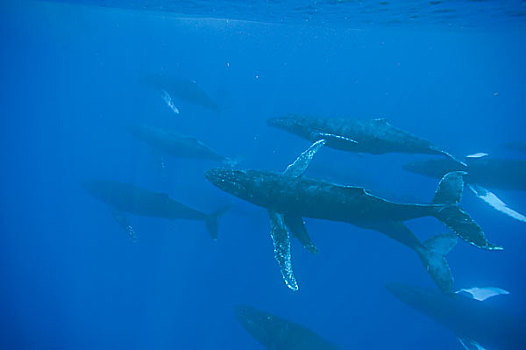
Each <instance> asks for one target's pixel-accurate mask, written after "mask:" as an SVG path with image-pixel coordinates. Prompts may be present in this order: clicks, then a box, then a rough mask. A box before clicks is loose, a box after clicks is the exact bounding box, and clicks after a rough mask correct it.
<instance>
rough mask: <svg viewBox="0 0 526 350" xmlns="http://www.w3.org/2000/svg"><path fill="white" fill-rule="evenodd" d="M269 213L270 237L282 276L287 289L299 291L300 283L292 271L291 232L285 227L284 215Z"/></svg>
mask: <svg viewBox="0 0 526 350" xmlns="http://www.w3.org/2000/svg"><path fill="white" fill-rule="evenodd" d="M268 213H269V218H270V235H271V237H272V241H273V242H274V256H275V258H276V260H277V261H278V264H279V268H280V270H281V275H282V276H283V280H284V281H285V284H286V285H287V287H289V288H290V289H292V290H294V291H297V290H298V283H297V282H296V278H295V277H294V272H293V271H292V259H291V254H290V236H289V231H288V230H287V228H286V227H285V223H284V220H283V215H281V214H278V213H276V212H274V211H271V210H269V212H268Z"/></svg>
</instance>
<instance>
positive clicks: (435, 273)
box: [205, 140, 501, 291]
mask: <svg viewBox="0 0 526 350" xmlns="http://www.w3.org/2000/svg"><path fill="white" fill-rule="evenodd" d="M324 143H325V140H320V141H317V142H316V143H314V144H313V145H312V146H311V147H309V149H307V150H306V151H305V152H303V153H302V154H301V155H300V156H299V157H298V159H296V161H295V162H294V163H292V164H291V165H289V166H288V167H287V169H286V170H285V172H283V173H276V172H270V171H261V170H235V169H226V168H216V169H211V170H208V171H207V172H206V174H205V176H206V178H207V179H208V180H209V181H210V182H211V183H212V184H214V185H215V186H217V187H219V188H220V189H222V190H223V191H225V192H228V193H230V194H232V195H234V196H236V197H238V198H241V199H243V200H246V201H248V202H250V203H252V204H255V205H257V206H260V207H263V208H266V209H267V210H268V212H269V217H270V223H271V237H272V239H273V241H274V253H275V257H276V260H277V261H278V263H279V265H280V269H281V273H282V276H283V279H284V281H285V284H286V285H287V286H288V287H289V288H290V289H292V290H297V289H298V285H297V282H296V279H295V277H294V274H293V271H292V263H291V254H290V238H289V230H290V232H291V234H292V235H293V236H294V237H296V238H297V239H298V240H299V241H300V242H301V243H302V245H303V246H304V247H305V248H306V249H307V250H308V251H310V252H311V253H314V254H315V253H317V248H316V246H315V244H314V242H313V241H312V240H311V238H310V236H309V235H308V233H307V231H306V229H305V225H304V222H303V217H310V218H315V219H324V220H331V221H340V222H347V223H351V224H354V225H356V226H359V227H361V228H365V229H371V230H376V231H379V232H381V233H384V234H386V235H387V236H389V237H391V238H393V239H395V240H397V241H398V242H400V243H402V244H404V245H406V246H407V247H409V248H410V249H412V250H413V251H415V252H416V253H417V254H418V256H419V257H420V259H421V261H422V262H423V264H424V266H425V267H426V269H427V270H428V272H429V273H430V275H431V277H432V278H433V280H434V281H435V283H436V284H437V285H438V287H439V288H440V289H441V290H443V291H450V290H451V289H452V287H453V277H452V276H451V271H450V269H449V266H448V264H447V262H446V260H445V255H446V254H447V253H448V252H449V251H450V250H451V249H452V248H453V247H454V246H455V244H456V241H457V239H456V236H455V235H449V234H445V235H439V236H436V237H433V238H431V239H430V240H428V241H426V242H421V241H420V240H419V239H418V238H417V237H416V236H415V235H414V234H413V233H412V232H411V231H410V230H409V228H408V227H407V226H405V225H404V221H407V220H411V219H416V218H419V217H424V216H433V217H435V218H437V219H438V220H440V221H442V222H443V223H444V224H445V225H446V226H447V227H448V228H450V229H451V230H453V231H454V232H455V233H456V234H457V235H459V236H460V237H461V238H463V239H464V240H465V241H467V242H469V243H471V244H473V245H475V246H477V247H480V248H485V249H489V250H492V249H501V248H500V247H497V246H495V245H493V244H491V243H489V242H488V241H487V239H486V237H485V236H484V233H483V232H482V229H481V228H480V227H479V226H478V224H477V223H475V222H474V221H473V220H472V219H471V217H470V216H469V215H468V214H467V213H466V212H465V211H464V210H463V209H462V208H460V207H459V206H458V202H459V201H460V196H461V193H462V190H463V180H462V176H463V173H462V172H453V173H448V174H446V175H445V176H444V177H443V178H442V180H441V181H440V183H439V186H438V189H437V191H436V193H435V197H434V199H433V202H432V203H431V204H411V203H396V202H391V201H388V200H386V199H383V198H380V197H377V196H374V195H371V194H370V193H368V192H367V191H366V190H365V189H363V188H361V187H353V186H342V185H336V184H333V183H329V182H324V181H321V180H317V179H310V178H306V177H303V174H304V172H305V171H306V169H307V167H308V165H309V163H310V161H311V160H312V158H313V156H314V154H315V153H316V152H317V151H318V150H319V148H320V147H321V146H322V145H323V144H324Z"/></svg>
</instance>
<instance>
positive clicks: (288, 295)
mask: <svg viewBox="0 0 526 350" xmlns="http://www.w3.org/2000/svg"><path fill="white" fill-rule="evenodd" d="M217 3H218V4H217V6H216V7H218V8H220V9H222V10H221V11H219V10H218V11H217V13H218V16H221V17H223V18H215V19H214V18H211V16H212V15H213V14H214V11H211V10H210V9H204V10H203V12H202V13H203V14H204V15H206V18H204V17H203V16H200V17H196V15H197V14H198V12H197V10H196V9H199V6H197V5H199V4H200V3H196V4H195V6H193V7H192V9H193V10H192V11H189V13H188V15H190V16H184V15H181V14H175V13H172V12H153V11H142V10H140V9H137V8H136V9H119V8H110V7H97V6H84V5H78V6H77V5H71V4H64V3H45V2H36V3H33V2H29V3H19V2H11V3H6V2H2V4H1V5H0V40H1V42H0V44H1V46H0V48H1V49H0V77H1V78H0V115H1V119H0V160H1V164H2V173H1V180H0V191H1V192H0V280H1V283H0V314H1V315H2V316H1V318H0V320H1V322H2V324H1V327H0V330H1V334H0V348H59V349H104V348H122V349H251V348H254V349H257V348H258V344H256V342H255V341H254V340H253V339H252V338H251V337H250V336H249V335H248V333H246V332H245V331H244V330H243V329H242V327H241V326H240V325H239V324H238V323H237V321H236V319H235V316H234V311H233V308H234V305H237V304H249V305H254V306H256V307H257V308H259V309H262V310H266V311H268V312H272V313H275V314H278V315H280V316H281V317H284V318H288V319H291V320H293V321H295V322H298V323H300V324H302V325H304V326H307V327H309V328H311V329H313V330H315V331H316V332H317V333H319V334H321V335H323V336H324V337H326V338H327V339H330V340H331V341H333V342H335V343H338V344H340V345H342V346H343V347H344V348H349V349H384V348H390V349H460V348H461V347H460V345H459V344H458V342H457V341H456V340H455V337H454V335H453V334H451V333H450V332H449V331H447V330H446V329H444V328H441V327H440V326H438V325H437V324H435V323H434V322H432V321H431V320H428V319H427V318H425V317H424V316H423V315H421V314H419V313H417V312H416V311H413V310H411V309H409V308H408V307H407V306H406V305H404V304H402V303H400V302H399V301H398V300H396V299H395V298H394V297H393V296H392V295H390V294H389V293H388V292H387V291H386V290H385V288H384V284H385V283H387V282H392V281H400V282H405V283H410V284H414V285H421V286H429V287H434V286H433V283H432V281H431V279H430V278H429V277H428V275H427V274H426V271H425V269H424V268H423V267H422V266H421V263H420V262H419V260H418V258H417V256H416V254H414V253H413V252H411V251H410V250H408V249H407V248H405V247H404V246H402V245H400V244H398V243H396V242H394V241H391V240H389V239H388V238H386V237H385V236H383V235H381V234H379V233H377V232H373V231H365V230H361V229H358V228H356V227H354V226H351V225H347V224H342V223H334V222H324V221H316V220H309V219H307V229H308V231H309V233H310V235H311V236H312V238H313V239H314V241H315V242H316V244H317V246H318V248H319V249H320V254H319V255H318V256H312V255H310V254H309V253H308V252H306V251H305V250H304V249H303V248H302V247H301V246H300V245H299V244H298V243H297V242H293V247H292V249H293V264H294V268H295V273H296V277H297V279H298V281H299V284H300V290H299V292H297V293H294V292H291V291H290V290H288V289H287V288H286V287H285V285H284V283H283V282H282V280H281V276H280V273H279V269H278V266H277V263H276V262H275V260H274V257H273V247H272V242H271V239H270V237H269V223H268V218H267V215H266V212H265V210H264V209H262V208H257V207H255V206H252V205H251V204H249V203H246V202H242V201H240V200H237V199H235V198H233V197H231V196H229V195H228V194H226V193H223V192H221V191H220V190H218V189H217V188H215V187H213V186H212V185H211V184H209V183H208V182H207V181H206V179H205V178H204V177H203V173H204V172H205V171H206V170H207V169H209V168H211V167H214V166H219V165H220V164H218V163H214V162H211V161H200V160H188V159H175V158H170V157H166V158H165V163H166V169H165V170H162V169H161V168H160V165H159V159H158V157H157V156H156V155H155V154H153V153H152V152H151V151H150V149H149V148H148V147H147V146H146V145H145V144H143V143H141V142H139V141H137V140H136V139H134V138H133V137H132V136H130V135H129V134H127V133H126V131H125V130H124V128H125V127H126V125H129V124H133V123H148V124H152V125H155V126H160V127H168V128H173V129H176V130H178V131H180V132H181V133H184V134H188V135H193V136H195V137H197V138H199V139H200V140H202V141H203V142H205V143H206V144H208V145H210V146H211V147H213V148H215V149H216V150H217V151H218V152H220V153H222V154H225V155H227V156H231V157H233V158H239V159H242V162H241V163H240V164H239V167H242V168H257V169H267V170H276V171H280V170H283V169H285V167H286V166H287V165H288V164H289V163H290V162H292V161H293V160H294V159H295V158H296V156H297V155H298V154H299V153H300V152H301V151H303V150H304V149H306V148H307V147H308V143H307V142H306V141H305V140H301V139H299V138H297V137H295V136H293V135H290V134H286V133H284V132H282V131H280V130H276V129H272V128H269V127H267V126H266V123H265V121H266V119H267V118H270V117H275V116H280V115H282V114H286V113H305V114H314V115H321V116H338V117H349V118H362V119H367V118H377V117H383V118H387V119H388V120H390V122H391V123H392V124H394V125H396V126H398V127H400V128H403V129H405V130H408V131H411V132H413V133H415V134H416V135H419V136H421V137H425V138H427V139H429V140H432V141H433V142H434V143H436V144H437V145H440V146H442V147H444V148H445V149H447V150H448V151H450V152H452V153H454V154H458V155H466V154H470V153H474V152H488V153H490V154H491V155H494V156H501V157H517V154H514V153H511V151H508V150H506V149H505V148H504V147H503V146H502V145H503V144H504V143H506V142H510V141H522V142H524V141H525V137H524V132H525V130H526V122H525V119H524V116H525V110H526V68H525V65H524V62H526V45H524V43H526V32H525V30H524V20H523V17H522V16H520V15H516V14H515V15H508V14H509V12H506V16H499V17H498V19H499V20H498V21H495V22H498V23H487V21H486V19H487V18H488V16H489V17H491V16H490V14H491V12H484V13H483V14H481V16H480V17H477V16H476V15H473V16H471V17H469V21H468V23H469V26H466V25H465V23H464V21H463V20H462V18H460V20H455V19H452V20H451V22H447V21H443V20H442V17H440V18H441V19H440V20H434V17H429V21H426V20H425V18H426V17H424V20H419V21H418V23H413V22H410V21H407V22H403V21H402V23H399V21H397V22H396V25H389V24H388V23H389V20H388V19H389V15H385V14H383V15H382V16H384V17H381V18H379V20H378V21H376V22H379V23H384V24H378V25H371V24H370V23H369V24H368V22H367V21H358V23H360V24H364V25H357V26H353V25H352V24H353V23H350V24H349V23H346V22H344V21H343V22H342V21H339V20H333V19H334V18H333V17H331V16H329V15H328V16H327V19H328V20H327V21H324V20H323V17H321V19H320V18H319V17H317V18H318V20H317V21H315V22H316V24H311V23H305V21H302V20H301V18H302V17H301V15H302V12H301V11H300V12H299V13H298V14H296V15H294V16H292V17H293V18H295V19H296V20H291V21H284V23H279V22H280V20H279V16H270V17H269V20H268V21H265V16H264V14H262V13H261V12H258V13H257V16H255V15H253V14H254V13H253V12H250V11H249V10H247V12H246V13H245V16H241V15H242V14H243V12H239V11H242V8H241V9H238V10H237V11H238V12H236V13H233V14H232V16H228V13H226V12H228V11H227V10H228V9H229V7H228V6H227V5H228V4H230V3H229V2H226V3H225V4H226V5H225V6H224V7H222V6H221V2H219V1H218V2H217ZM271 3H272V6H273V7H272V9H273V12H272V13H276V11H278V10H279V6H278V5H276V3H275V2H271ZM363 3H365V2H363ZM410 3H412V2H408V4H409V5H410ZM468 3H469V4H468ZM455 4H456V2H452V4H449V6H453V7H454V6H455ZM514 4H515V5H516V7H517V8H516V9H515V10H516V11H518V13H520V10H521V8H522V9H523V8H524V7H521V4H520V2H514ZM104 5H107V3H104ZM333 5H334V4H333ZM409 5H407V6H409ZM275 6H278V7H277V9H278V10H274V8H275ZM362 6H365V5H362ZM426 6H429V5H426ZM458 6H459V7H458V8H459V9H463V10H462V11H465V9H464V6H473V4H472V3H471V2H466V3H463V2H459V4H458ZM481 6H489V5H487V4H485V3H484V4H483V5H481ZM133 7H139V8H140V6H133ZM288 8H289V7H288V6H287V9H288ZM426 11H427V10H426ZM462 11H461V13H462ZM278 12H279V11H278ZM335 12H337V11H335ZM240 13H241V15H240ZM442 13H443V12H442ZM251 14H252V15H251ZM499 14H500V12H499ZM368 16H370V17H371V18H376V17H375V16H371V15H370V14H369V15H368ZM225 17H226V18H236V19H239V18H241V19H243V20H229V19H226V18H225ZM288 17H289V16H287V18H288ZM358 17H359V16H358ZM407 17H410V16H409V14H408V13H406V14H405V16H403V17H402V19H404V18H407ZM492 18H494V17H492ZM245 20H246V21H245ZM265 22H268V23H265ZM324 22H330V23H327V24H325V23H324ZM366 22H367V23H366ZM444 22H447V23H444ZM365 24H367V25H365ZM160 72H167V73H170V74H173V75H177V76H180V77H183V78H186V79H190V80H196V81H197V82H198V83H199V85H200V86H201V87H203V89H205V90H206V91H207V92H208V94H209V95H210V96H212V97H213V98H214V99H215V100H216V101H217V102H218V103H219V105H220V106H221V111H219V112H214V111H209V110H206V109H203V108H200V107H198V106H193V105H190V104H184V103H182V102H181V104H180V109H181V114H180V115H175V114H174V113H172V112H171V111H170V110H169V109H168V108H167V106H166V105H165V104H164V102H163V101H162V99H161V97H160V96H159V95H158V94H157V92H156V91H155V90H153V89H150V88H149V87H147V86H145V85H144V84H143V83H142V80H141V79H142V78H143V77H144V76H146V75H149V74H156V73H160ZM425 158H426V156H408V155H382V156H373V155H358V154H350V153H344V152H338V151H335V150H331V149H322V150H321V151H320V153H319V154H318V155H317V156H316V158H315V160H314V162H313V164H312V169H311V170H310V171H309V173H308V174H309V175H310V176H314V177H322V178H325V179H330V180H332V181H335V182H338V183H344V184H349V185H357V186H364V187H366V188H368V189H370V190H371V192H373V193H378V194H381V195H383V196H385V197H387V198H390V199H396V200H403V201H419V202H428V201H430V200H431V198H432V196H433V192H434V190H435V186H436V185H437V181H436V180H433V179H429V178H424V177H420V176H417V175H414V174H410V173H407V172H405V171H403V169H402V167H401V165H402V164H403V163H405V162H407V161H411V160H416V159H425ZM427 158H431V157H427ZM86 179H108V180H119V181H126V182H131V183H134V184H137V185H141V186H144V187H147V188H150V189H152V190H157V191H163V192H167V193H169V194H170V196H171V197H173V198H175V199H177V200H179V201H181V202H183V203H185V204H188V205H190V206H193V207H195V208H198V209H200V210H203V211H206V212H209V211H213V210H216V209H218V208H220V207H222V206H224V205H225V204H232V205H233V208H232V210H231V211H229V212H228V213H227V214H226V215H225V216H224V217H222V218H221V221H220V231H219V240H218V241H213V240H211V239H210V237H209V236H208V234H207V232H206V229H205V225H204V224H203V223H201V222H192V221H183V220H180V221H173V222H169V221H165V220H159V219H152V218H144V217H133V216H130V217H129V218H130V221H131V222H132V223H133V225H134V227H135V230H136V231H137V233H138V236H139V239H138V241H137V242H136V243H133V242H130V240H129V239H128V238H127V237H126V234H125V233H124V232H123V231H122V230H121V229H120V227H119V226H118V225H117V224H116V223H115V221H114V220H113V219H112V216H111V213H110V210H109V208H108V207H107V206H106V205H105V204H104V203H101V202H99V201H97V200H95V199H94V198H92V197H91V196H89V195H88V194H87V193H85V192H84V191H83V189H82V187H81V186H80V183H81V181H83V180H86ZM496 192H497V193H498V195H499V196H500V197H501V198H503V199H504V200H505V201H507V202H508V203H510V204H511V205H512V207H514V208H516V209H517V210H519V211H522V212H525V211H526V199H525V198H524V193H523V192H522V193H521V192H514V191H496ZM462 205H463V207H464V208H466V210H467V211H468V212H469V213H470V214H471V215H472V216H473V218H474V219H475V220H476V221H477V222H478V223H479V224H480V225H481V226H482V228H483V229H484V231H485V232H486V235H487V236H488V239H489V240H490V241H492V242H493V243H496V244H501V245H503V246H504V247H505V250H504V251H502V252H488V251H483V250H480V249H477V248H475V247H472V246H469V245H467V244H466V243H464V242H459V244H458V246H457V247H456V248H455V249H454V250H453V251H452V253H451V254H450V255H449V259H448V260H449V262H450V265H451V267H452V270H453V273H454V276H455V286H456V288H462V287H471V286H475V285H477V286H488V285H490V286H498V287H501V288H505V289H507V290H509V291H511V295H509V296H504V297H498V298H495V299H493V300H488V301H486V302H488V303H491V304H494V305H495V306H496V307H501V308H503V309H509V310H511V311H514V312H516V313H522V315H523V316H526V313H525V312H524V310H526V298H525V297H524V296H525V295H526V282H525V280H524V277H523V276H524V271H525V270H526V258H525V251H526V226H525V225H524V223H520V222H518V221H514V220H512V219H510V218H508V217H506V216H504V215H502V214H500V213H498V212H496V211H494V210H492V209H491V208H489V207H488V206H486V205H485V204H484V203H482V202H481V201H479V200H478V199H476V198H475V197H474V196H473V195H471V194H470V193H468V191H466V193H465V197H464V199H463V202H462ZM409 226H410V227H411V229H413V230H414V231H415V233H416V234H417V235H418V236H419V237H420V238H421V239H424V238H428V237H431V236H433V235H435V234H438V233H442V232H444V231H445V227H444V226H443V225H442V224H440V223H439V222H438V221H436V220H434V219H431V218H426V219H419V220H415V221H413V222H410V223H409Z"/></svg>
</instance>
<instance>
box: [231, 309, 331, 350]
mask: <svg viewBox="0 0 526 350" xmlns="http://www.w3.org/2000/svg"><path fill="white" fill-rule="evenodd" d="M235 313H236V318H237V320H238V321H239V323H241V325H242V326H243V328H245V330H246V331H247V332H248V333H250V335H252V336H253V337H254V338H255V339H256V340H257V341H258V342H259V343H260V344H261V345H263V347H265V348H266V349H269V350H331V349H334V350H335V349H339V347H338V346H336V344H333V343H331V342H330V341H327V340H325V339H323V338H322V337H321V336H319V335H318V334H316V333H314V332H313V331H311V330H310V329H307V328H305V327H303V326H300V325H299V324H297V323H294V322H291V321H288V320H285V319H283V318H281V317H278V316H276V315H273V314H269V313H267V312H263V311H260V310H257V309H256V308H254V307H251V306H241V305H240V306H237V307H236V308H235Z"/></svg>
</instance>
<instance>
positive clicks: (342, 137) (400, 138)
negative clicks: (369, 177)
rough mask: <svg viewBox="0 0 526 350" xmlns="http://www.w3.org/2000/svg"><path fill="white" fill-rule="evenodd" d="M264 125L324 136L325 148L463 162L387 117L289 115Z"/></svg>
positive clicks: (310, 137) (316, 137)
mask: <svg viewBox="0 0 526 350" xmlns="http://www.w3.org/2000/svg"><path fill="white" fill-rule="evenodd" d="M267 124H268V125H269V126H273V127H276V128H279V129H283V130H285V131H288V132H290V133H293V134H295V135H297V136H300V137H302V138H304V139H307V140H309V141H311V142H314V141H317V140H320V139H325V140H327V147H331V148H334V149H339V150H342V151H347V152H363V153H372V154H384V153H393V152H396V153H423V154H439V155H445V156H447V157H449V158H451V159H454V160H455V161H457V162H460V163H462V161H459V160H457V158H455V157H454V156H453V155H451V154H449V153H448V152H446V151H444V150H443V149H440V148H438V147H437V146H435V145H433V144H432V143H431V142H429V141H427V140H425V139H423V138H420V137H418V136H415V135H413V134H411V133H409V132H407V131H404V130H402V129H398V128H396V127H394V126H392V125H391V124H390V123H389V122H388V121H387V120H386V119H372V120H353V119H337V118H316V117H306V116H300V115H289V116H285V117H279V118H270V119H268V120H267Z"/></svg>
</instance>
